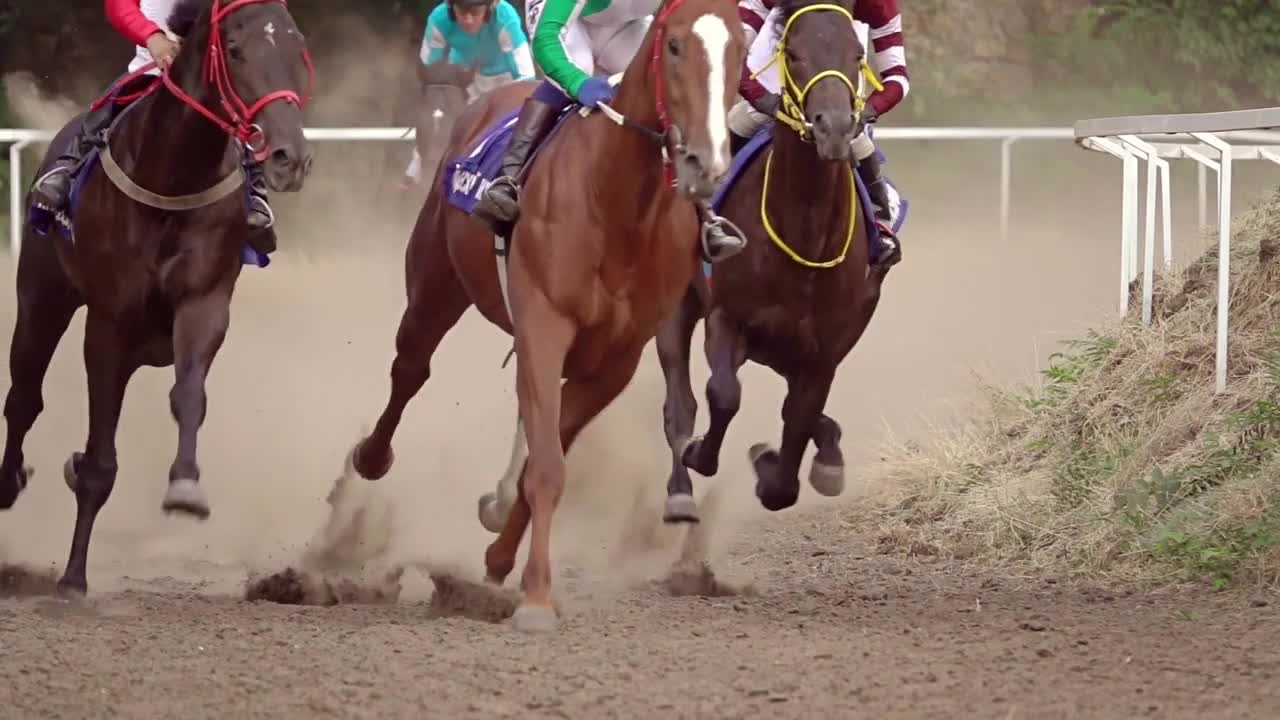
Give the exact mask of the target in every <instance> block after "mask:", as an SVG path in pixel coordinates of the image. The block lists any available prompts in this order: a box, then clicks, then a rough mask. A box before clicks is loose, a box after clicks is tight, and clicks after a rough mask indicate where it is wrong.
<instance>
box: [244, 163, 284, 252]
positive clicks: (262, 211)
mask: <svg viewBox="0 0 1280 720" xmlns="http://www.w3.org/2000/svg"><path fill="white" fill-rule="evenodd" d="M244 172H245V179H244V182H245V185H246V186H248V189H249V202H248V205H249V207H248V213H247V214H246V216H245V221H246V222H248V223H249V232H250V233H253V234H256V233H258V232H261V231H263V230H267V229H269V228H270V227H271V226H272V225H274V224H275V222H276V216H275V213H273V212H272V211H271V205H269V204H268V203H267V180H266V171H265V169H264V168H263V167H262V163H260V162H258V160H257V159H256V158H254V157H253V153H252V152H250V151H249V150H248V148H245V152H244Z"/></svg>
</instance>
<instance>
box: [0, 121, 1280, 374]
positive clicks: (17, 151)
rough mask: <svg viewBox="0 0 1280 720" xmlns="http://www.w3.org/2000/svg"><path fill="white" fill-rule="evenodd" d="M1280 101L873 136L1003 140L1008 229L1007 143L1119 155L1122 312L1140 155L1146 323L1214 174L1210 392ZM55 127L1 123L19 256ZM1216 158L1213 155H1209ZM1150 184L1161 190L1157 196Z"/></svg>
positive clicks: (1278, 148)
mask: <svg viewBox="0 0 1280 720" xmlns="http://www.w3.org/2000/svg"><path fill="white" fill-rule="evenodd" d="M1277 127H1280V108H1262V109H1257V110H1241V111H1234V112H1221V113H1200V114H1189V115H1144V116H1130V117H1115V118H1099V119H1092V120H1083V121H1081V122H1078V123H1076V125H1075V127H1074V128H1067V127H901V128H895V127H885V128H880V129H878V130H877V131H876V138H877V139H878V140H942V141H960V140H970V141H972V140H985V141H998V142H999V143H1000V231H1001V235H1002V236H1004V237H1006V238H1007V237H1008V232H1009V214H1010V208H1011V205H1012V188H1013V185H1012V183H1013V146H1014V144H1015V143H1017V142H1019V141H1023V140H1056V141H1063V140H1074V141H1075V142H1076V143H1078V144H1079V145H1081V146H1082V147H1084V148H1086V149H1089V150H1095V151H1099V152H1105V153H1108V154H1111V155H1113V156H1115V157H1117V158H1119V159H1120V160H1121V161H1122V163H1123V172H1122V203H1121V208H1122V210H1121V234H1120V312H1121V313H1125V312H1127V311H1128V307H1129V284H1130V283H1131V282H1133V280H1135V279H1136V278H1137V276H1138V268H1139V264H1138V192H1139V173H1138V170H1139V163H1140V162H1144V161H1145V162H1146V163H1147V172H1146V178H1147V180H1146V221H1145V223H1144V230H1145V244H1144V252H1143V258H1142V260H1143V262H1142V265H1141V266H1142V268H1143V273H1142V321H1143V322H1144V323H1149V322H1150V321H1151V312H1152V289H1153V288H1152V285H1153V272H1154V267H1155V228H1156V216H1155V212H1156V207H1157V205H1158V206H1159V207H1160V211H1161V218H1160V220H1161V228H1162V236H1161V239H1162V253H1161V257H1162V260H1163V263H1164V266H1165V268H1166V269H1167V268H1168V267H1169V266H1170V264H1171V262H1172V254H1173V240H1172V227H1171V224H1170V215H1171V214H1172V213H1171V200H1170V187H1169V184H1170V170H1169V160H1172V159H1178V158H1188V159H1191V160H1194V161H1196V162H1197V163H1198V164H1199V173H1198V176H1197V201H1198V202H1197V209H1198V215H1199V226H1200V227H1202V228H1203V227H1206V223H1207V219H1208V218H1207V209H1208V191H1207V171H1208V170H1210V169H1212V170H1213V171H1215V172H1216V173H1217V176H1218V178H1217V179H1218V183H1217V209H1218V236H1219V239H1218V245H1219V260H1218V311H1217V312H1218V316H1217V322H1218V330H1217V332H1218V337H1217V353H1216V372H1217V378H1216V381H1217V391H1218V392H1222V391H1223V390H1224V389H1225V388H1226V372H1227V363H1226V359H1227V330H1228V328H1227V302H1228V298H1229V282H1230V281H1229V277H1228V274H1229V271H1230V252H1229V251H1230V242H1231V238H1230V233H1231V169H1232V163H1233V162H1234V161H1236V160H1269V161H1271V162H1273V163H1276V164H1280V132H1276V131H1274V130H1271V128H1277ZM305 134H306V137H307V139H309V140H314V141H317V142H412V141H413V140H414V138H415V136H416V134H415V131H414V129H413V128H407V127H402V128H393V127H347V128H306V130H305ZM52 137H53V133H51V132H47V131H40V130H12V129H0V144H5V143H8V144H9V247H10V250H11V252H13V253H14V254H16V253H17V252H18V250H19V248H20V243H21V229H22V215H23V213H22V212H21V211H20V208H21V205H22V199H23V192H24V187H23V185H22V182H21V180H22V155H21V151H22V149H23V148H24V147H26V146H28V145H30V144H32V143H38V142H48V141H49V140H50V139H52ZM1214 156H1216V157H1217V159H1216V160H1215V159H1214ZM1157 189H1159V198H1158V199H1157Z"/></svg>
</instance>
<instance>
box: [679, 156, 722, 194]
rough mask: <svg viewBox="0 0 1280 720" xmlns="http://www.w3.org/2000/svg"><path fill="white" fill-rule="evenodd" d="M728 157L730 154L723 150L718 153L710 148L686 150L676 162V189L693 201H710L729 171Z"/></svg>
mask: <svg viewBox="0 0 1280 720" xmlns="http://www.w3.org/2000/svg"><path fill="white" fill-rule="evenodd" d="M728 157H729V154H728V152H725V151H723V150H722V151H721V152H719V153H716V152H713V151H712V150H711V149H710V148H708V149H705V150H695V149H692V148H686V149H684V150H683V151H681V152H680V153H679V155H678V158H677V160H676V189H677V190H678V191H679V192H680V193H681V194H683V195H685V196H687V197H689V198H691V199H695V200H708V199H710V198H711V195H712V194H714V193H715V191H716V187H717V186H718V185H719V183H720V180H721V178H723V177H724V175H725V173H726V172H728V171H729V161H728Z"/></svg>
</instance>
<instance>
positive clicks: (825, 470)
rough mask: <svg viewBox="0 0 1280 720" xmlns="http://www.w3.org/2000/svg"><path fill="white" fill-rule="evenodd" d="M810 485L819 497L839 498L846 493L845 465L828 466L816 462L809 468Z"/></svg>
mask: <svg viewBox="0 0 1280 720" xmlns="http://www.w3.org/2000/svg"><path fill="white" fill-rule="evenodd" d="M809 484H810V485H812V486H813V489H814V490H816V491H817V492H818V494H819V495H824V496H826V497H839V496H840V494H841V493H843V492H844V465H828V464H826V463H822V462H818V461H817V460H814V461H813V465H812V466H810V468H809Z"/></svg>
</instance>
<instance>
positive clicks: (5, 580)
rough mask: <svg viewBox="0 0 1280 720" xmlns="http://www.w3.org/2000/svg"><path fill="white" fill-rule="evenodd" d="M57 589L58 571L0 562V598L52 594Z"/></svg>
mask: <svg viewBox="0 0 1280 720" xmlns="http://www.w3.org/2000/svg"><path fill="white" fill-rule="evenodd" d="M57 591H58V571H57V570H56V569H54V568H47V569H45V570H36V569H33V568H30V567H27V566H25V565H12V564H9V563H0V598H15V597H17V598H21V597H33V596H41V595H54V594H56V593H57Z"/></svg>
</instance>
